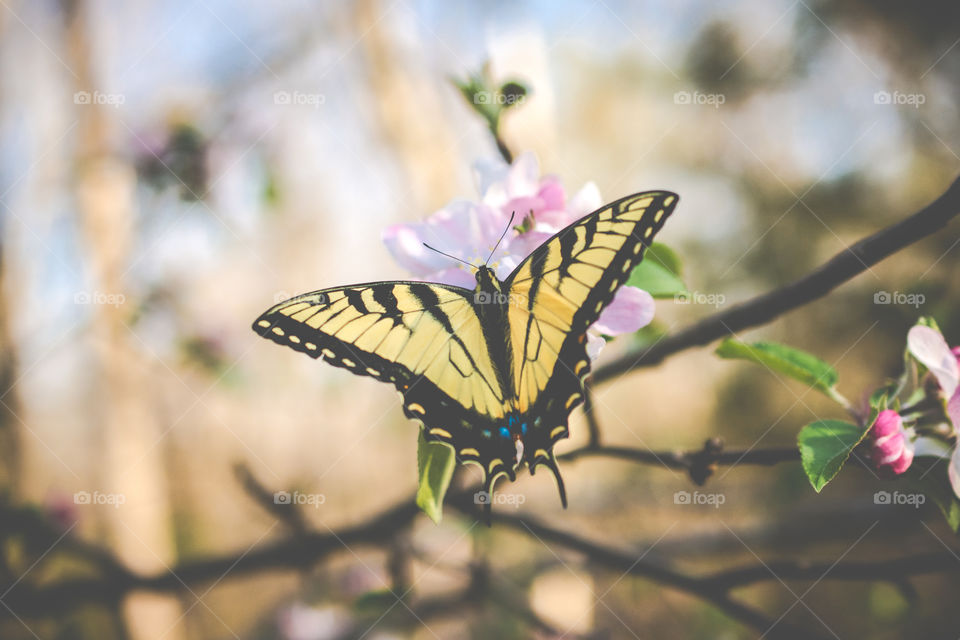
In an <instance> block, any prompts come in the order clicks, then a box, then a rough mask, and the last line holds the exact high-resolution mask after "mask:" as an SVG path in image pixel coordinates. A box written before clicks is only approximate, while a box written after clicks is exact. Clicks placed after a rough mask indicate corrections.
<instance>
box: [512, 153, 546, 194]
mask: <svg viewBox="0 0 960 640" xmlns="http://www.w3.org/2000/svg"><path fill="white" fill-rule="evenodd" d="M539 189H540V163H539V162H537V156H536V154H534V153H533V152H532V151H525V152H523V153H521V154H520V155H519V156H517V157H516V158H515V159H514V160H513V164H512V165H511V166H510V171H509V173H507V181H506V192H507V195H508V196H509V197H510V198H522V197H524V196H535V195H537V191H538V190H539Z"/></svg>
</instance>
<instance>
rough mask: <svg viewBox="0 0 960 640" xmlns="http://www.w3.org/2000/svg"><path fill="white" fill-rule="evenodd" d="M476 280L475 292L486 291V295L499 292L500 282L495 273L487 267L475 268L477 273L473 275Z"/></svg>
mask: <svg viewBox="0 0 960 640" xmlns="http://www.w3.org/2000/svg"><path fill="white" fill-rule="evenodd" d="M475 277H476V279H477V291H486V292H488V293H492V292H498V293H499V291H500V280H499V279H498V278H497V274H496V272H495V271H494V270H493V269H491V268H490V267H488V266H487V265H485V264H484V265H480V266H479V267H477V273H476V274H475Z"/></svg>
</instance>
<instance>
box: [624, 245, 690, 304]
mask: <svg viewBox="0 0 960 640" xmlns="http://www.w3.org/2000/svg"><path fill="white" fill-rule="evenodd" d="M627 284H628V285H630V286H633V287H638V288H640V289H643V290H644V291H646V292H647V293H649V294H650V295H652V296H653V297H654V298H674V297H676V296H678V295H680V294H686V293H687V287H686V285H685V284H683V280H681V279H680V258H679V257H678V256H677V254H676V252H675V251H674V250H673V249H671V248H669V247H668V246H666V245H664V244H660V243H658V242H654V243H653V244H652V245H650V248H649V249H647V251H646V253H645V254H644V259H643V261H642V262H641V263H640V264H638V265H637V266H636V267H634V269H633V272H632V273H631V274H630V278H629V279H628V280H627Z"/></svg>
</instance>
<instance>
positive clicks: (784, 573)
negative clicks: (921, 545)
mask: <svg viewBox="0 0 960 640" xmlns="http://www.w3.org/2000/svg"><path fill="white" fill-rule="evenodd" d="M956 562H957V557H956V556H955V555H954V554H953V552H951V551H949V550H945V551H937V552H933V553H921V554H916V555H912V556H903V557H900V558H892V559H890V560H883V561H880V562H849V561H848V562H842V563H836V564H834V563H832V562H818V563H810V562H797V561H795V560H783V561H774V562H767V563H765V564H763V565H749V566H746V567H740V568H735V569H724V570H723V571H719V572H717V573H715V574H713V575H710V576H705V577H704V578H703V581H704V582H707V583H709V584H711V585H713V586H714V587H716V588H718V589H723V590H725V591H728V590H730V589H735V588H737V587H744V586H747V585H751V584H755V583H757V582H765V581H769V580H777V579H779V580H814V581H816V580H819V579H820V578H821V576H827V577H829V579H831V580H850V581H864V582H870V581H887V582H900V581H902V580H903V579H904V578H906V577H908V576H915V575H923V574H927V573H939V572H943V571H949V570H950V568H951V567H954V569H955V570H960V567H958V566H956Z"/></svg>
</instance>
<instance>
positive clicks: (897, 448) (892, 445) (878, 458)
mask: <svg viewBox="0 0 960 640" xmlns="http://www.w3.org/2000/svg"><path fill="white" fill-rule="evenodd" d="M905 443H906V438H904V435H903V432H902V431H898V432H896V433H891V434H890V435H887V436H882V437H880V438H877V439H876V440H875V441H874V443H873V450H872V452H871V455H872V456H873V460H874V462H876V463H877V464H878V465H881V466H882V465H887V464H890V463H891V462H893V461H894V460H896V459H897V458H899V457H900V454H901V453H903V447H904V444H905Z"/></svg>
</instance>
